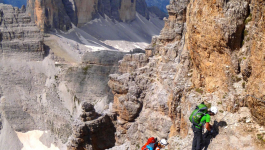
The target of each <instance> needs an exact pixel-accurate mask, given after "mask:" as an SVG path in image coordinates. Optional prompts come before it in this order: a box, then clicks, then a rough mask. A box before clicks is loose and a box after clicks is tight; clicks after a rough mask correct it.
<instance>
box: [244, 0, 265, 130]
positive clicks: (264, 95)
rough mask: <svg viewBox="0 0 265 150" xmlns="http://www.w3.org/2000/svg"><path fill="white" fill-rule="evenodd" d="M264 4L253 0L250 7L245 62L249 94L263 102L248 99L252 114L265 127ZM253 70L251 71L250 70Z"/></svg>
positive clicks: (259, 0) (246, 32)
mask: <svg viewBox="0 0 265 150" xmlns="http://www.w3.org/2000/svg"><path fill="white" fill-rule="evenodd" d="M264 4H265V2H264V1H262V0H252V1H251V5H250V9H251V10H250V14H249V17H248V18H247V20H246V22H245V23H246V24H247V26H248V27H247V28H246V30H245V31H244V33H245V38H244V41H245V43H246V45H248V47H247V48H248V49H247V51H248V54H249V55H248V56H247V57H246V59H245V62H249V63H248V65H247V66H246V67H245V68H244V69H245V70H244V72H245V73H246V74H248V75H249V76H250V77H249V81H248V82H247V92H248V93H249V94H250V95H255V96H256V97H257V98H260V99H261V100H263V102H262V101H260V100H257V99H255V98H252V97H248V102H249V104H250V108H251V112H252V114H253V115H254V117H255V118H256V120H257V121H258V122H260V123H261V124H263V125H265V120H264V117H265V109H264V108H265V106H264V103H265V102H264V101H265V91H264V86H265V80H264V79H265V66H264V64H265V45H264V42H265V39H264V35H265V22H264V19H265V14H264V10H265V8H264ZM250 69H251V70H250Z"/></svg>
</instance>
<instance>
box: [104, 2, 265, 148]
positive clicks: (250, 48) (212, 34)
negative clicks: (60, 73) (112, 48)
mask: <svg viewBox="0 0 265 150" xmlns="http://www.w3.org/2000/svg"><path fill="white" fill-rule="evenodd" d="M263 3H264V2H262V1H259V0H252V1H251V0H232V1H224V0H216V1H207V0H197V1H189V0H171V1H170V5H169V6H167V9H168V12H169V17H168V19H166V20H165V27H164V29H163V30H162V31H161V33H160V35H159V36H158V37H153V40H152V43H151V44H150V46H149V47H147V48H146V54H145V55H143V54H142V55H136V54H134V55H132V56H128V55H126V56H125V57H124V58H123V60H122V61H120V70H122V71H121V72H122V73H123V74H120V75H118V74H114V75H110V81H109V83H108V84H109V86H110V88H111V89H112V91H113V94H114V104H113V105H114V106H113V108H114V111H115V113H116V114H117V115H118V116H117V133H116V139H117V144H118V145H120V146H119V147H130V149H135V148H136V149H139V148H140V146H141V145H143V144H144V142H146V139H147V138H148V137H151V136H155V137H158V138H160V139H161V138H168V139H169V141H170V142H169V143H170V144H169V146H168V148H169V149H190V148H191V141H192V136H193V133H192V131H191V128H190V125H191V123H190V122H189V120H188V117H189V115H190V113H191V112H192V110H193V109H194V108H195V106H196V105H197V104H198V103H200V102H202V101H204V102H205V103H206V104H207V105H208V106H209V107H210V106H211V105H215V106H217V107H218V109H219V113H218V115H217V116H215V117H213V119H212V124H215V125H217V128H216V130H218V135H217V136H216V137H215V139H214V140H213V141H212V142H211V144H210V145H209V143H208V145H207V143H204V146H207V147H208V148H209V149H217V148H218V147H221V149H229V148H230V149H242V148H252V149H260V148H261V147H262V145H259V144H256V142H258V143H259V142H262V140H263V139H264V133H265V132H264V128H263V127H262V126H261V125H263V124H264V121H265V120H264V119H262V118H263V117H264V115H263V114H264V101H263V99H264V92H263V91H262V88H263V86H264V85H265V84H264V80H263V77H264V76H263V74H264V73H263V72H264V65H263V64H264V58H263V57H264V55H263V53H264V52H263V49H264V46H263V45H262V41H263V38H261V37H262V36H263V30H264V29H263V27H264V26H263V24H264V23H263V21H262V18H263V16H264V14H263V13H258V12H262V10H263V9H264V6H263V5H262V4H263ZM136 58H137V59H136ZM254 66H255V67H254ZM254 70H255V71H254ZM247 94H250V95H252V97H251V96H247ZM253 96H254V97H256V98H254V97H253ZM246 106H247V107H248V108H247V107H246ZM251 114H252V117H251ZM223 117H225V118H223ZM221 119H222V120H221ZM213 120H215V122H214V121H213ZM217 122H219V123H217ZM229 123H232V124H233V125H232V124H230V125H229ZM247 129H250V130H247ZM235 137H237V138H235ZM221 139H230V141H229V142H228V141H226V142H225V141H224V142H222V145H220V144H219V143H218V141H220V140H221ZM206 141H207V140H206ZM247 141H252V142H247ZM128 143H129V145H130V146H128ZM239 143H240V144H239ZM243 143H244V144H243ZM246 143H248V144H247V145H245V144H246ZM117 148H118V147H117ZM113 149H115V148H113Z"/></svg>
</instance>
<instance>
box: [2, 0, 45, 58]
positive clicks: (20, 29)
mask: <svg viewBox="0 0 265 150" xmlns="http://www.w3.org/2000/svg"><path fill="white" fill-rule="evenodd" d="M0 50H1V53H0V56H1V57H2V56H10V55H11V56H12V55H13V54H14V53H20V54H21V56H23V55H25V58H26V57H27V54H29V53H30V55H35V57H34V58H33V57H32V59H37V60H38V59H42V58H43V52H44V49H43V35H42V33H41V32H40V30H39V29H38V28H37V26H36V25H35V24H34V22H33V21H32V20H31V18H30V17H29V16H28V15H27V14H26V13H25V7H22V8H21V9H19V8H17V7H16V8H13V7H12V6H11V5H4V4H0ZM27 59H28V58H27Z"/></svg>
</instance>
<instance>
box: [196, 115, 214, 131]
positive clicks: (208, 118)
mask: <svg viewBox="0 0 265 150" xmlns="http://www.w3.org/2000/svg"><path fill="white" fill-rule="evenodd" d="M210 121H211V116H210V115H209V114H206V115H204V116H203V117H202V119H201V121H200V124H199V126H195V127H196V128H198V129H202V126H204V124H205V123H206V122H210Z"/></svg>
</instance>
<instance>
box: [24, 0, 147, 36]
mask: <svg viewBox="0 0 265 150" xmlns="http://www.w3.org/2000/svg"><path fill="white" fill-rule="evenodd" d="M136 4H137V5H136ZM142 5H143V6H142ZM136 9H137V10H139V13H140V14H141V15H143V16H144V17H146V18H148V17H149V15H148V10H147V7H146V3H145V2H144V1H142V0H133V1H132V0H104V1H103V0H70V1H69V0H55V1H51V0H48V1H47V0H45V1H44V0H28V3H27V11H28V14H29V15H31V18H32V20H34V21H35V23H36V24H37V25H38V26H39V27H40V28H41V30H42V31H48V30H49V29H52V28H57V29H60V30H64V31H66V30H69V29H70V28H72V24H71V23H73V24H74V25H76V26H82V25H84V24H85V23H87V22H88V21H90V20H92V19H94V18H96V17H98V16H99V15H101V16H102V17H105V15H106V16H108V17H109V18H111V19H115V20H117V21H123V22H131V21H133V20H134V19H135V17H136Z"/></svg>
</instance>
